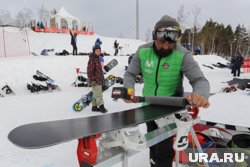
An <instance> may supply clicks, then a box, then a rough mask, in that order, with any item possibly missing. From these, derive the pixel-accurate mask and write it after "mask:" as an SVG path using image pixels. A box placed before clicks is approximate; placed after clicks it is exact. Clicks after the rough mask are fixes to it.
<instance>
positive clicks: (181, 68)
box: [124, 15, 210, 167]
mask: <svg viewBox="0 0 250 167" xmlns="http://www.w3.org/2000/svg"><path fill="white" fill-rule="evenodd" d="M152 34H153V40H154V41H153V42H150V43H147V44H145V45H142V46H140V47H139V48H138V50H137V52H136V53H135V55H134V56H133V58H132V60H131V63H130V65H129V67H128V70H127V71H126V73H125V75H124V87H125V88H128V90H130V91H129V92H130V94H129V95H130V98H131V99H133V97H134V95H135V92H134V86H135V81H136V76H137V75H138V74H140V73H142V76H143V80H144V87H143V92H142V94H143V96H183V93H184V90H183V75H185V76H186V77H187V79H188V80H189V83H190V84H191V86H192V87H193V92H192V93H190V94H189V95H188V96H187V100H188V102H189V103H190V104H191V105H192V106H195V107H203V108H207V107H209V105H210V104H209V101H208V97H209V91H210V86H209V82H208V80H207V79H206V78H205V76H204V75H203V73H202V72H201V70H200V67H199V65H198V63H197V62H196V61H195V60H194V58H193V56H192V53H191V52H190V51H188V50H187V49H185V48H184V47H182V46H181V45H180V44H179V43H177V41H178V39H179V38H180V36H181V29H180V25H179V23H178V22H177V21H176V19H174V18H172V17H170V16H167V15H165V16H163V17H162V18H161V19H160V20H159V21H158V22H157V23H156V24H155V27H154V31H153V33H152ZM124 101H125V102H127V103H131V102H132V100H124ZM146 125H147V130H148V132H150V131H153V130H155V129H157V128H158V126H159V125H158V124H157V122H156V121H150V122H147V123H146ZM174 156H175V152H174V150H173V138H172V137H170V138H168V139H166V140H164V141H162V142H160V143H158V144H156V145H154V146H152V147H150V163H151V167H171V166H172V162H173V158H174Z"/></svg>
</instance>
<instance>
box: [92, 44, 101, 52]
mask: <svg viewBox="0 0 250 167" xmlns="http://www.w3.org/2000/svg"><path fill="white" fill-rule="evenodd" d="M96 49H100V50H101V46H100V45H94V46H93V53H95V50H96Z"/></svg>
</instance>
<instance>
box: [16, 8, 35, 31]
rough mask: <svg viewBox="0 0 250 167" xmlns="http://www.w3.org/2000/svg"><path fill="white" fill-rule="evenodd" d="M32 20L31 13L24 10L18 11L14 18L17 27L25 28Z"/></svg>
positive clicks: (28, 10)
mask: <svg viewBox="0 0 250 167" xmlns="http://www.w3.org/2000/svg"><path fill="white" fill-rule="evenodd" d="M31 20H32V11H31V10H30V9H27V8H24V9H23V10H21V11H19V12H18V13H17V15H16V17H15V21H14V22H15V25H16V26H19V27H27V26H28V25H29V24H30V22H31Z"/></svg>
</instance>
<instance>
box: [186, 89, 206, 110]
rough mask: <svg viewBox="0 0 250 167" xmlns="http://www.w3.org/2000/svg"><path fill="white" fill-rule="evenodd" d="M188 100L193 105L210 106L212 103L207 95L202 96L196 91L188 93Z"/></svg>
mask: <svg viewBox="0 0 250 167" xmlns="http://www.w3.org/2000/svg"><path fill="white" fill-rule="evenodd" d="M187 100H188V102H189V103H190V104H191V105H192V106H193V107H203V108H208V107H209V106H210V103H209V101H208V100H207V98H206V97H204V96H201V95H199V94H196V93H192V94H190V95H188V96H187Z"/></svg>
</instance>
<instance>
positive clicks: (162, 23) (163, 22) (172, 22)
mask: <svg viewBox="0 0 250 167" xmlns="http://www.w3.org/2000/svg"><path fill="white" fill-rule="evenodd" d="M162 27H177V28H179V27H180V24H179V23H178V22H177V20H176V19H174V18H172V17H170V16H168V15H164V16H162V18H161V19H160V20H159V21H158V22H157V23H156V24H155V28H154V29H155V30H158V29H160V28H162Z"/></svg>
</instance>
